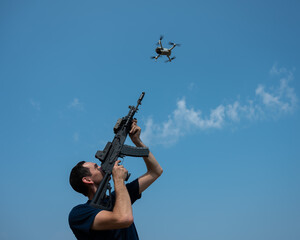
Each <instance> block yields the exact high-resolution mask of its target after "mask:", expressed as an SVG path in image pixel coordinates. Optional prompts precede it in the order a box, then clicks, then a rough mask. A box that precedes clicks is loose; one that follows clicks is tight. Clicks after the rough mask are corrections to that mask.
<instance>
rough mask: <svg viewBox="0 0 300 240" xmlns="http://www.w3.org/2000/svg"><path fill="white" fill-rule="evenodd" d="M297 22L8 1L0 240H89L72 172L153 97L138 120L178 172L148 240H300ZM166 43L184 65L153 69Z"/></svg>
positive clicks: (129, 161) (237, 10) (143, 226)
mask: <svg viewBox="0 0 300 240" xmlns="http://www.w3.org/2000/svg"><path fill="white" fill-rule="evenodd" d="M299 10H300V4H299V2H298V1H256V0H255V1H217V0H213V1H191V0H188V1H184V2H183V1H150V2H149V1H148V2H145V1H144V2H141V1H127V2H124V1H113V2H108V1H105V2H103V1H93V0H92V1H77V0H75V1H74V0H72V1H70V0H67V1H56V0H54V1H48V0H44V1H32V0H28V1H8V0H2V1H1V2H0V13H1V14H0V32H1V38H0V91H1V95H0V98H1V99H0V100H1V101H0V107H1V112H2V113H1V124H0V132H1V134H0V144H1V148H0V150H1V152H0V153H1V166H2V167H1V169H2V171H1V172H2V175H1V176H2V181H1V185H0V187H1V191H2V194H1V198H0V206H1V216H0V226H1V229H0V238H1V239H5V240H16V239H32V240H35V239H41V238H42V239H45V240H52V239H75V238H74V236H73V234H72V232H71V231H70V229H69V226H68V222H67V217H68V213H69V211H70V210H71V208H72V207H73V206H75V205H76V204H79V203H82V202H84V201H85V198H84V197H83V196H80V195H78V194H77V193H75V192H73V190H72V189H71V187H70V186H69V183H68V177H69V172H70V170H71V168H72V167H73V166H74V165H75V164H76V163H77V162H78V161H81V160H85V161H95V162H97V160H96V159H95V158H94V154H95V152H96V151H97V150H100V149H102V148H103V147H104V146H105V144H106V142H107V141H110V140H112V138H113V131H112V128H113V126H114V124H115V122H116V120H117V119H118V118H119V117H122V116H124V115H126V114H127V112H128V108H127V107H128V105H135V104H136V100H137V98H138V97H139V95H140V93H141V92H142V91H145V92H146V95H145V98H144V100H143V104H142V106H141V108H140V111H139V113H138V114H137V115H136V117H137V118H138V122H139V125H140V126H141V127H142V129H143V135H142V137H143V139H144V141H145V142H146V143H147V145H148V146H149V148H150V149H151V151H152V152H153V153H154V155H155V156H156V158H157V159H158V161H159V162H160V163H161V165H162V167H163V169H164V173H163V175H162V177H161V178H160V179H159V180H158V181H157V182H156V183H155V184H154V185H153V186H152V187H151V188H150V189H148V190H147V191H146V192H145V193H144V194H143V197H142V199H141V200H140V201H138V202H137V203H136V204H135V206H134V217H135V222H136V226H137V229H138V232H139V235H140V238H141V239H143V240H150V239H175V240H176V239H183V238H184V239H206V240H227V239H228V240H229V239H230V240H235V239H239V240H240V239H243V240H248V239H249V240H250V239H251V240H252V239H262V240H267V239H272V240H277V239H278V240H282V239H289V240H294V239H299V238H300V230H299V223H300V204H299V202H300V188H299V182H300V174H299V170H300V162H299V160H300V159H299V157H300V149H299V142H300V141H299V140H300V139H299V138H300V137H299V122H300V121H299V120H300V114H299V95H300V90H299V89H300V84H299V69H300V58H299V50H300V49H299V42H300V29H299V22H300V15H299ZM161 34H163V35H164V36H165V38H164V39H163V44H166V43H167V42H169V41H173V42H177V43H181V44H182V46H181V47H178V48H177V47H176V48H175V49H174V51H173V52H172V55H175V56H176V57H177V58H176V59H175V60H174V61H173V62H172V63H164V60H165V59H159V60H158V61H157V62H154V61H153V60H151V59H150V56H153V55H154V54H155V52H154V49H155V43H156V41H157V40H158V38H159V36H160V35H161ZM128 144H130V142H129V141H128ZM297 146H298V147H297ZM124 164H125V167H126V168H128V170H129V171H130V172H131V174H132V176H131V179H134V178H136V177H138V176H140V175H141V174H143V173H144V171H145V166H144V164H143V162H142V160H140V159H134V158H125V160H124Z"/></svg>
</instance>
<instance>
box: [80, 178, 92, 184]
mask: <svg viewBox="0 0 300 240" xmlns="http://www.w3.org/2000/svg"><path fill="white" fill-rule="evenodd" d="M82 181H83V182H84V183H86V184H93V183H94V182H93V181H92V179H91V178H90V177H83V178H82Z"/></svg>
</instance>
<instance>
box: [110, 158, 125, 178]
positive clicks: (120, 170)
mask: <svg viewBox="0 0 300 240" xmlns="http://www.w3.org/2000/svg"><path fill="white" fill-rule="evenodd" d="M120 162H121V161H120V160H117V161H116V162H115V165H114V168H113V170H112V175H113V179H114V181H118V180H122V181H123V182H124V181H125V179H126V178H127V174H128V171H127V169H126V168H124V166H123V165H119V163H120Z"/></svg>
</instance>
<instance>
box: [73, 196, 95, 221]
mask: <svg viewBox="0 0 300 240" xmlns="http://www.w3.org/2000/svg"><path fill="white" fill-rule="evenodd" d="M100 211H101V209H97V208H94V207H92V206H90V204H89V201H88V202H86V203H83V204H79V205H77V206H75V207H73V208H72V210H71V211H70V213H69V221H70V222H72V220H78V219H82V218H86V216H91V215H94V216H95V215H96V214H97V213H98V212H100Z"/></svg>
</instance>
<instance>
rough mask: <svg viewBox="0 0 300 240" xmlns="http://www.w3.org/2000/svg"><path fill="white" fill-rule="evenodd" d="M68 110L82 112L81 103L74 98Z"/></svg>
mask: <svg viewBox="0 0 300 240" xmlns="http://www.w3.org/2000/svg"><path fill="white" fill-rule="evenodd" d="M68 107H69V108H73V109H77V110H83V103H81V102H80V101H79V99H78V98H74V99H73V100H72V101H71V102H70V103H69V105H68Z"/></svg>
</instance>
